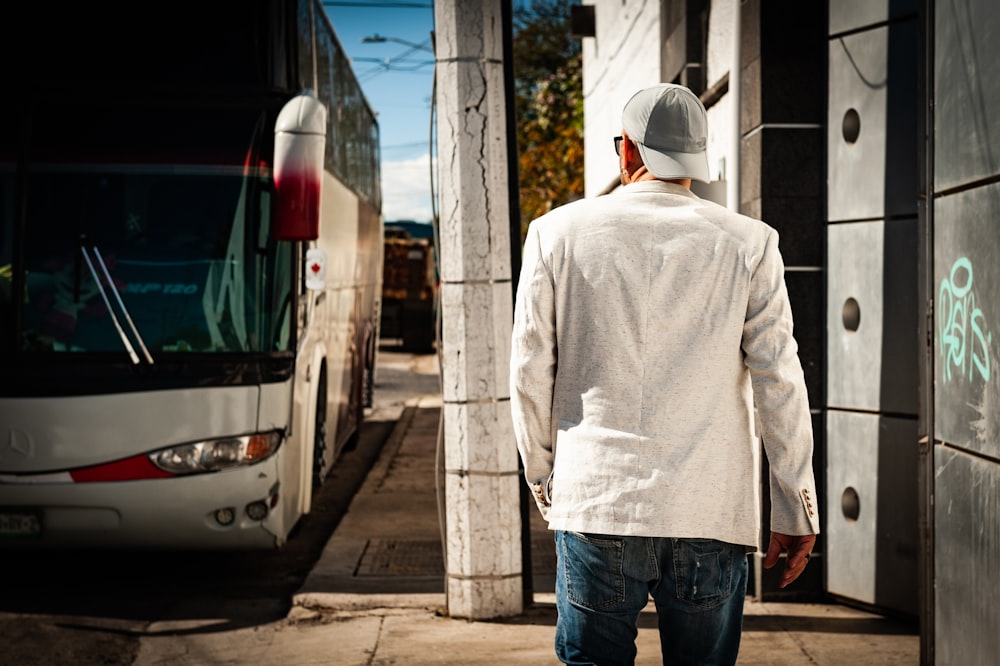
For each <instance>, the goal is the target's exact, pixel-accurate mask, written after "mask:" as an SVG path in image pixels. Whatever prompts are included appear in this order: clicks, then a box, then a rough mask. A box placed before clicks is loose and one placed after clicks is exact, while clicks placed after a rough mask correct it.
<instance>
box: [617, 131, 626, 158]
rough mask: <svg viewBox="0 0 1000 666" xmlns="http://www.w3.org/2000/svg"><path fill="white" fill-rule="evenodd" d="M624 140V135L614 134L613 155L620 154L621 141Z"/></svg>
mask: <svg viewBox="0 0 1000 666" xmlns="http://www.w3.org/2000/svg"><path fill="white" fill-rule="evenodd" d="M624 140H625V137H623V136H616V137H615V139H614V141H615V155H621V154H622V141H624Z"/></svg>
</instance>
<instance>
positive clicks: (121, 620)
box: [0, 347, 437, 666]
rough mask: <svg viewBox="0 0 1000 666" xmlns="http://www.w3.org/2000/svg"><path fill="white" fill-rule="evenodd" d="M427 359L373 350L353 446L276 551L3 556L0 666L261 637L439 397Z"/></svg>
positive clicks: (119, 656)
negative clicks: (413, 416)
mask: <svg viewBox="0 0 1000 666" xmlns="http://www.w3.org/2000/svg"><path fill="white" fill-rule="evenodd" d="M430 361H434V357H433V356H425V357H419V356H413V355H411V354H403V353H400V352H397V351H394V348H392V347H383V348H382V350H381V351H380V355H379V360H378V365H377V368H376V385H375V405H374V408H373V409H372V410H368V414H367V415H366V420H365V423H364V424H363V426H362V430H361V433H360V437H359V441H358V445H357V447H356V448H355V449H353V450H351V451H347V452H344V453H343V454H342V455H341V457H340V459H339V460H338V461H337V463H336V464H335V465H334V467H333V469H332V470H331V472H330V476H329V477H328V480H327V482H326V483H325V484H324V485H323V486H322V488H321V489H320V491H319V494H318V495H317V497H316V498H315V499H314V503H313V510H312V512H311V513H310V514H309V515H308V516H306V517H305V518H304V519H303V520H302V521H301V522H300V523H299V525H298V526H297V527H296V531H295V532H294V533H293V536H292V537H291V538H290V539H289V541H288V543H287V544H286V546H285V547H284V548H282V549H281V550H274V551H254V552H196V551H172V552H159V551H153V552H149V551H121V550H87V551H67V550H61V551H53V552H36V553H30V552H4V551H0V572H2V576H3V582H2V583H0V645H2V647H0V665H3V666H6V665H8V664H10V665H11V666H14V665H17V666H24V665H29V664H31V665H36V664H37V665H39V666H48V665H50V664H51V665H53V666H55V665H56V664H58V665H60V666H63V665H65V664H73V665H89V664H103V665H116V664H122V665H125V664H132V663H133V662H134V660H135V657H136V655H137V654H138V651H139V645H140V641H141V639H142V638H143V637H144V636H149V635H151V631H152V632H153V633H155V632H157V631H169V632H170V633H172V634H178V633H190V632H196V633H197V632H212V633H220V632H226V631H231V630H237V629H241V628H247V627H261V628H262V630H266V627H267V626H268V625H269V624H271V623H275V622H278V621H281V620H283V619H284V618H285V617H286V616H287V614H288V611H289V609H290V607H291V601H292V595H293V594H294V593H295V592H296V591H297V590H298V589H299V588H300V587H301V585H302V583H303V581H304V580H305V578H306V576H307V575H308V573H309V571H310V569H311V567H312V566H313V565H314V564H315V562H316V560H317V559H318V557H319V555H320V554H321V552H322V550H323V546H324V545H325V544H326V542H327V541H328V540H329V538H330V535H331V534H332V533H333V530H334V529H335V528H336V526H337V524H338V523H339V521H340V519H341V518H342V517H343V515H344V513H345V512H346V510H347V507H348V506H349V504H350V502H351V500H352V498H353V496H354V494H355V493H356V491H357V489H358V488H359V487H360V485H361V483H362V482H363V481H364V479H365V476H366V474H367V473H368V471H369V469H371V466H372V465H373V463H374V461H375V459H376V458H377V457H378V454H379V452H380V451H381V449H382V446H383V444H384V443H385V441H386V439H387V438H388V437H389V434H390V433H391V431H392V428H393V426H394V424H395V419H396V418H398V415H399V413H400V412H401V410H402V407H403V405H404V403H405V402H406V401H407V400H408V399H410V398H412V397H413V396H414V395H419V394H420V393H421V392H432V391H435V390H437V384H436V382H437V379H436V377H435V376H433V375H431V374H429V373H423V374H419V373H414V372H413V371H412V370H413V368H414V367H415V366H416V365H423V366H425V367H426V366H427V365H428V363H429V362H430Z"/></svg>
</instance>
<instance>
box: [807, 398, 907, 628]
mask: <svg viewBox="0 0 1000 666" xmlns="http://www.w3.org/2000/svg"><path fill="white" fill-rule="evenodd" d="M916 431H917V422H916V420H915V419H898V418H889V417H884V416H879V415H878V414H863V413H856V412H836V411H829V412H828V413H827V467H826V481H827V486H826V501H825V503H824V506H825V507H826V512H827V515H826V521H825V525H826V552H827V555H826V558H825V561H826V578H827V591H828V592H830V593H832V594H836V595H841V596H843V597H846V598H849V599H854V600H856V601H861V602H863V603H867V604H872V605H875V606H878V607H881V608H886V609H891V610H894V611H897V612H900V613H906V614H912V615H916V614H917V603H918V595H917V589H918V586H917V537H916V534H917V530H916V525H917V493H916V485H915V484H914V483H913V482H912V481H913V479H915V478H916V474H917V463H916V461H917V457H916V456H915V455H914V450H915V448H916V440H917V437H916Z"/></svg>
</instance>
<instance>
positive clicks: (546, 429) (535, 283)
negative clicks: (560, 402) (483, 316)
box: [510, 223, 557, 517]
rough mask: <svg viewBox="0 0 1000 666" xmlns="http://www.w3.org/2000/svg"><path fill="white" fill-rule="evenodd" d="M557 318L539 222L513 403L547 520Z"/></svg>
mask: <svg viewBox="0 0 1000 666" xmlns="http://www.w3.org/2000/svg"><path fill="white" fill-rule="evenodd" d="M556 360H557V349H556V315H555V295H554V284H553V280H552V275H551V273H550V271H549V269H548V267H547V266H546V265H545V262H544V261H543V258H542V256H541V247H540V239H539V231H538V226H537V224H536V223H533V224H532V225H531V227H530V228H529V229H528V234H527V238H526V239H525V244H524V253H523V258H522V264H521V273H520V278H519V280H518V285H517V295H516V297H515V302H514V327H513V332H512V334H511V358H510V402H511V416H512V418H513V421H514V436H515V439H516V440H517V450H518V453H519V454H520V456H521V461H522V462H523V463H524V476H525V480H526V481H527V482H528V484H529V485H530V486H531V487H532V490H533V491H534V497H535V501H536V503H537V504H538V508H539V511H541V513H542V516H544V517H547V515H548V506H549V497H548V488H549V482H550V477H551V474H552V464H553V459H554V454H555V443H554V442H553V440H552V395H553V388H554V384H555V376H556Z"/></svg>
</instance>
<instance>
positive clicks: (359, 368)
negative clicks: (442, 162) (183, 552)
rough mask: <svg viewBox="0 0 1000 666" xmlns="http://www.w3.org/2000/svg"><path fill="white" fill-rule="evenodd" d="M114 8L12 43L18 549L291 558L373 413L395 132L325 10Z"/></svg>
mask: <svg viewBox="0 0 1000 666" xmlns="http://www.w3.org/2000/svg"><path fill="white" fill-rule="evenodd" d="M27 5H30V6H27ZM103 7H104V6H103V5H101V4H100V3H98V4H93V3H63V4H61V5H60V6H59V7H53V6H52V5H50V4H48V3H23V5H22V6H21V7H19V8H15V9H12V12H11V14H10V15H9V16H8V20H9V21H11V22H12V25H13V26H14V27H15V28H16V32H17V33H18V34H19V35H20V36H21V37H22V39H20V40H17V45H15V44H13V43H5V44H3V45H0V51H2V52H3V55H4V56H5V57H4V58H3V61H4V62H7V63H8V64H10V65H11V67H10V68H9V72H10V75H9V76H8V77H6V78H5V81H3V82H2V83H0V86H3V87H4V88H5V89H6V91H5V92H6V94H5V95H4V103H3V104H2V105H0V549H4V548H45V547H87V546H100V547H150V548H202V549H227V548H237V549H252V548H274V547H281V546H282V545H283V544H284V543H286V541H287V539H288V538H289V535H290V534H291V532H292V530H293V528H294V527H295V525H296V524H297V523H298V521H299V520H300V519H301V518H302V517H303V516H304V515H305V514H307V513H309V511H310V508H311V500H312V497H313V496H314V493H315V489H316V488H317V487H318V486H319V485H320V484H322V483H323V481H324V480H325V479H326V478H327V475H328V472H329V471H330V469H331V466H332V465H333V464H334V463H335V461H336V459H337V457H338V455H339V454H340V452H341V451H343V450H345V448H347V447H349V446H350V445H351V443H352V441H353V440H354V438H356V436H357V432H358V429H359V427H360V424H361V422H362V420H363V418H364V407H365V406H366V405H367V404H369V403H370V400H371V381H372V379H371V378H372V373H373V369H374V363H375V350H376V347H377V339H378V322H379V298H380V294H381V280H382V251H383V250H382V238H383V231H382V218H381V212H380V210H381V202H380V192H379V162H378V125H377V123H376V120H375V114H374V113H373V111H372V109H371V108H370V106H369V105H368V103H367V101H366V100H365V97H364V95H363V94H362V92H361V90H360V88H359V86H358V82H357V80H356V79H355V78H354V76H353V74H352V72H351V68H350V64H349V62H348V61H347V59H346V57H345V55H344V53H343V49H342V47H341V46H340V43H339V41H338V39H337V37H336V34H335V33H334V30H333V27H332V26H331V25H330V23H329V20H328V18H327V16H326V13H325V11H324V10H323V7H322V4H321V3H320V2H315V1H313V0H227V1H216V0H213V1H211V2H203V1H200V2H192V1H190V0H178V1H176V2H170V3H168V4H166V5H163V6H162V7H160V8H158V9H157V10H156V12H155V14H153V13H151V10H149V9H147V8H144V7H143V6H141V3H139V4H137V5H134V9H133V10H127V9H126V7H125V5H121V4H113V5H108V6H107V7H108V8H107V9H103ZM112 8H113V9H112ZM112 12H113V13H114V16H110V15H109V14H111V13H112ZM14 63H17V65H16V66H15V65H14Z"/></svg>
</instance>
